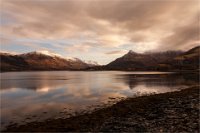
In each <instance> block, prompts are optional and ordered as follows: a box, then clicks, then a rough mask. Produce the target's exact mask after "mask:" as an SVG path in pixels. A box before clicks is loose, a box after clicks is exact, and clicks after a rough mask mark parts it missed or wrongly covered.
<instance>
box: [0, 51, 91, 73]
mask: <svg viewBox="0 0 200 133" xmlns="http://www.w3.org/2000/svg"><path fill="white" fill-rule="evenodd" d="M0 56H1V70H3V71H10V70H80V69H85V68H87V67H90V66H91V64H87V63H86V62H84V61H82V60H80V59H78V58H73V57H62V56H61V55H59V54H55V53H52V52H49V51H34V52H29V53H24V54H18V55H11V54H7V53H3V54H0Z"/></svg>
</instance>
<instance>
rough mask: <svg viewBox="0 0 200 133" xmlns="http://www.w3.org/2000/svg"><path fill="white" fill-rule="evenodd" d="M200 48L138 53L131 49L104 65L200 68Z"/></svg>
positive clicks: (114, 66)
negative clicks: (184, 50) (183, 50)
mask: <svg viewBox="0 0 200 133" xmlns="http://www.w3.org/2000/svg"><path fill="white" fill-rule="evenodd" d="M199 50H200V47H199V46H198V47H195V48H193V49H191V50H188V51H186V52H181V51H166V52H156V53H143V54H140V53H136V52H134V51H132V50H130V51H129V52H128V53H127V54H125V55H124V56H122V57H120V58H117V59H116V60H114V61H112V62H111V63H109V64H107V65H106V66H104V69H107V70H138V71H141V70H142V71H146V70H164V71H166V70H167V71H170V70H197V69H199Z"/></svg>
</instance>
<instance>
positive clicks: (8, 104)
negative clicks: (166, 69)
mask: <svg viewBox="0 0 200 133" xmlns="http://www.w3.org/2000/svg"><path fill="white" fill-rule="evenodd" d="M195 83H196V84H198V76H197V75H196V76H194V75H188V74H187V75H180V74H172V73H159V72H156V73H155V72H153V73H152V72H148V73H145V72H115V71H112V72H13V73H1V121H2V122H3V123H2V124H1V126H5V125H6V124H8V123H9V122H11V121H13V122H18V123H24V122H27V121H31V120H41V119H46V118H49V117H65V116H69V114H70V113H72V112H77V111H81V110H85V109H88V108H91V106H92V105H100V104H105V103H109V101H110V99H111V98H116V97H130V96H138V95H144V94H149V93H163V92H168V91H175V90H179V89H183V88H185V87H188V86H190V85H193V84H195Z"/></svg>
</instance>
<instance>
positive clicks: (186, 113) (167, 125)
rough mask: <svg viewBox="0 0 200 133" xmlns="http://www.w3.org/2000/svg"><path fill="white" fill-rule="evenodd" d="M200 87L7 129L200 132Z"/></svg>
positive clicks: (20, 130) (126, 101) (9, 130)
mask: <svg viewBox="0 0 200 133" xmlns="http://www.w3.org/2000/svg"><path fill="white" fill-rule="evenodd" d="M199 109H200V106H199V86H194V87H190V88H187V89H184V90H181V91H176V92H168V93H162V94H154V95H149V96H141V97H136V98H127V99H125V100H122V101H119V102H118V103H116V104H114V105H112V106H110V107H106V108H102V109H98V110H95V111H94V112H92V113H90V114H80V115H78V116H73V117H70V118H66V119H63V118H60V119H48V120H45V121H43V122H30V123H27V124H25V125H21V126H17V125H15V124H13V125H9V126H8V127H7V128H6V129H5V130H4V132H17V131H18V132H22V131H40V132H44V131H46V132H47V131H48V132H64V131H65V132H67V131H75V132H83V131H84V132H182V131H185V132H199V124H200V121H199Z"/></svg>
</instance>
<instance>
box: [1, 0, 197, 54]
mask: <svg viewBox="0 0 200 133" xmlns="http://www.w3.org/2000/svg"><path fill="white" fill-rule="evenodd" d="M0 11H1V18H2V19H3V20H4V24H2V25H1V31H2V34H3V35H4V36H7V37H10V38H9V39H10V40H12V42H15V40H16V38H17V39H18V40H19V39H24V38H28V39H32V40H34V39H35V40H47V41H48V42H51V43H49V45H51V46H52V47H54V48H56V50H57V51H62V50H63V49H65V50H66V52H67V51H68V50H71V51H79V52H81V51H85V52H88V53H89V52H91V50H94V49H95V48H98V49H99V50H98V51H97V52H101V53H106V51H108V49H111V51H115V50H116V49H118V48H122V49H123V50H127V49H133V50H138V51H136V52H145V51H148V50H163V51H164V50H175V49H176V50H178V49H181V50H186V49H188V48H191V47H192V46H195V45H198V43H196V42H199V40H200V39H199V36H198V32H197V29H199V25H198V18H199V17H198V16H199V12H200V10H199V7H198V1H197V0H190V1H188V0H162V1H161V0H141V1H138V0H126V1H122V0H109V1H102V0H84V1H83V0H59V1H55V0H50V1H48V2H47V1H43V0H29V1H27V0H17V1H14V0H3V1H2V8H1V9H0ZM13 38H15V39H13ZM59 40H66V41H65V42H64V43H62V44H60V43H59ZM71 40H73V41H71ZM4 41H5V40H4ZM53 42H54V44H53ZM57 44H58V45H59V46H58V47H56V45H57ZM39 45H40V46H41V47H46V48H47V49H49V47H47V46H46V45H45V44H39ZM53 45H54V46H53ZM60 45H62V46H60ZM51 49H53V48H51ZM59 49H60V50H59ZM99 54H100V53H99Z"/></svg>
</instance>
